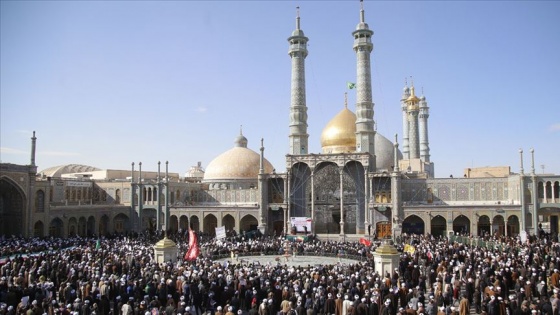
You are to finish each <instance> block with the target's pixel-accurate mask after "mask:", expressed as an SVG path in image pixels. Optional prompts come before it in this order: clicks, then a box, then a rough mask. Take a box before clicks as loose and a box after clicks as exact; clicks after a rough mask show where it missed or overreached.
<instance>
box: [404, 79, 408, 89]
mask: <svg viewBox="0 0 560 315" xmlns="http://www.w3.org/2000/svg"><path fill="white" fill-rule="evenodd" d="M404 86H405V87H408V80H407V79H406V77H404Z"/></svg>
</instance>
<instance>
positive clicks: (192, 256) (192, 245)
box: [184, 229, 200, 261]
mask: <svg viewBox="0 0 560 315" xmlns="http://www.w3.org/2000/svg"><path fill="white" fill-rule="evenodd" d="M199 254H200V249H199V248H198V240H197V239H196V234H195V233H194V231H193V230H191V229H189V249H188V250H187V253H186V254H185V257H184V259H185V260H188V261H193V260H196V258H197V257H198V255H199Z"/></svg>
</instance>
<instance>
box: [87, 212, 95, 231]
mask: <svg viewBox="0 0 560 315" xmlns="http://www.w3.org/2000/svg"><path fill="white" fill-rule="evenodd" d="M96 233H97V232H96V231H95V217H94V216H90V217H89V218H88V220H87V235H88V236H92V235H94V234H96Z"/></svg>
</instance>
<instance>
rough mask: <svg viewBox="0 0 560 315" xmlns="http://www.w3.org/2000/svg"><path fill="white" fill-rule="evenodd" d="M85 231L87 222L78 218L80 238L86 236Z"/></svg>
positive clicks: (82, 218)
mask: <svg viewBox="0 0 560 315" xmlns="http://www.w3.org/2000/svg"><path fill="white" fill-rule="evenodd" d="M86 229H87V221H86V218H84V217H80V218H79V219H78V235H80V236H87V234H86V233H87V232H86Z"/></svg>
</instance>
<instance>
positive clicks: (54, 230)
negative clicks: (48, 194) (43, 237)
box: [49, 218, 64, 237]
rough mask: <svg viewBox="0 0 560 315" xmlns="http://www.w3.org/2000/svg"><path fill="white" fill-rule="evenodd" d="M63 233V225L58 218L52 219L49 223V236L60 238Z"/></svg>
mask: <svg viewBox="0 0 560 315" xmlns="http://www.w3.org/2000/svg"><path fill="white" fill-rule="evenodd" d="M63 231H64V223H63V222H62V220H61V219H60V218H54V219H52V221H51V223H50V224H49V236H52V237H62V236H64V235H63Z"/></svg>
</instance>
